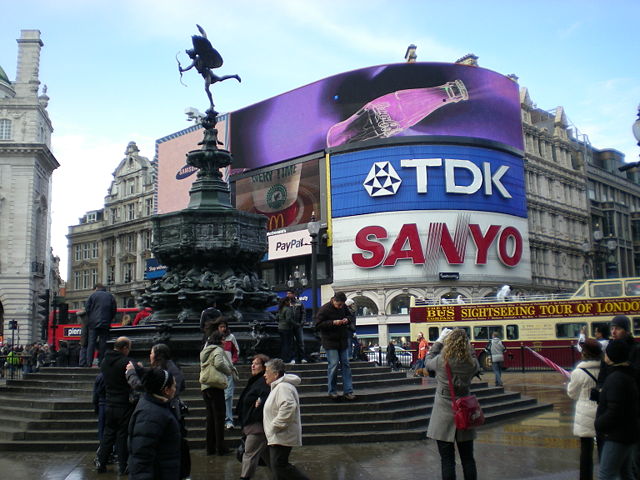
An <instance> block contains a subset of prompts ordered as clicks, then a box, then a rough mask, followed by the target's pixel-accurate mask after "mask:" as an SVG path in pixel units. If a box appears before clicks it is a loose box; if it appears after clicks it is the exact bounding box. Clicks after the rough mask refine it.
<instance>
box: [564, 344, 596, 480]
mask: <svg viewBox="0 0 640 480" xmlns="http://www.w3.org/2000/svg"><path fill="white" fill-rule="evenodd" d="M581 346H582V361H581V362H580V363H578V365H576V368H575V369H574V370H573V371H572V372H571V380H570V381H569V384H568V385H567V394H568V395H569V397H570V398H571V399H572V400H575V401H576V413H575V417H574V421H573V434H574V435H575V436H577V437H580V480H592V479H593V437H594V436H595V434H596V429H595V426H594V422H595V419H596V409H597V408H598V404H597V403H596V402H594V401H591V400H589V395H590V393H591V389H592V388H593V387H595V386H596V379H597V378H598V373H599V372H600V358H601V356H602V350H601V346H600V343H599V342H598V341H597V340H594V339H593V338H588V339H586V340H585V341H584V342H583V343H582V345H581Z"/></svg>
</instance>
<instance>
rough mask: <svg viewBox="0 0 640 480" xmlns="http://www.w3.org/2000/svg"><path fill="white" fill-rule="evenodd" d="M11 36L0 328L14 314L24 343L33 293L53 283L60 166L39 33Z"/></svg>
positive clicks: (3, 139) (0, 185)
mask: <svg viewBox="0 0 640 480" xmlns="http://www.w3.org/2000/svg"><path fill="white" fill-rule="evenodd" d="M17 42H18V62H17V74H16V79H15V81H13V82H12V81H10V80H9V78H8V76H7V74H6V73H5V71H4V70H3V69H2V68H1V67H0V328H3V330H4V331H3V332H0V334H2V333H4V337H5V338H11V331H10V330H9V321H10V320H16V321H17V324H16V325H17V330H16V331H15V332H13V333H14V334H15V335H16V339H15V341H16V343H18V342H20V343H26V342H30V341H34V340H37V339H40V333H41V327H42V321H43V320H44V318H43V317H42V315H40V314H39V312H38V310H39V305H38V299H39V298H40V297H41V296H44V295H45V293H46V292H47V290H51V289H54V288H55V285H54V284H53V283H52V281H51V278H50V277H51V273H50V272H52V271H53V272H55V264H52V260H53V258H54V257H52V254H51V175H52V173H53V171H54V170H55V169H56V168H58V167H59V166H60V165H59V164H58V161H57V160H56V158H55V157H54V155H53V153H52V152H51V133H52V132H53V127H52V125H51V120H50V119H49V114H48V113H47V105H48V102H49V97H48V96H47V94H46V87H44V88H43V89H40V78H39V68H40V51H41V48H42V46H43V45H44V44H43V42H42V40H41V39H40V32H39V31H38V30H22V32H21V35H20V38H19V39H18V40H17ZM54 276H55V275H54ZM56 284H57V283H56ZM55 293H56V292H51V294H55Z"/></svg>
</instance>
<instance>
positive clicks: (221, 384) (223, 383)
mask: <svg viewBox="0 0 640 480" xmlns="http://www.w3.org/2000/svg"><path fill="white" fill-rule="evenodd" d="M222 354H223V355H226V354H225V353H224V352H223V353H222ZM213 356H214V355H213V350H212V351H211V353H210V354H209V356H208V357H207V360H206V361H205V362H204V363H203V364H202V365H201V366H200V378H199V379H198V380H199V382H200V383H201V384H202V385H206V386H207V387H210V388H219V389H221V390H224V389H225V388H227V376H226V375H224V374H223V373H222V372H219V371H218V370H217V369H216V367H214V366H213V363H214V361H213Z"/></svg>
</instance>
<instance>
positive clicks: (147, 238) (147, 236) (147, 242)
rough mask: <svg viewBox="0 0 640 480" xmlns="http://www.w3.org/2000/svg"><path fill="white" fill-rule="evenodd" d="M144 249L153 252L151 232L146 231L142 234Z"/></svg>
mask: <svg viewBox="0 0 640 480" xmlns="http://www.w3.org/2000/svg"><path fill="white" fill-rule="evenodd" d="M142 248H143V249H144V250H151V230H144V231H143V232H142Z"/></svg>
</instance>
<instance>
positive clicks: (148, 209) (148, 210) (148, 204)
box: [144, 198, 153, 217]
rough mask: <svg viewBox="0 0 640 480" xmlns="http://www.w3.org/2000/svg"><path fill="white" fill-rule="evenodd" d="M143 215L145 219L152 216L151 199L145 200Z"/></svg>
mask: <svg viewBox="0 0 640 480" xmlns="http://www.w3.org/2000/svg"><path fill="white" fill-rule="evenodd" d="M144 214H145V215H146V216H147V217H148V216H150V215H153V198H147V199H146V200H145V201H144Z"/></svg>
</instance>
